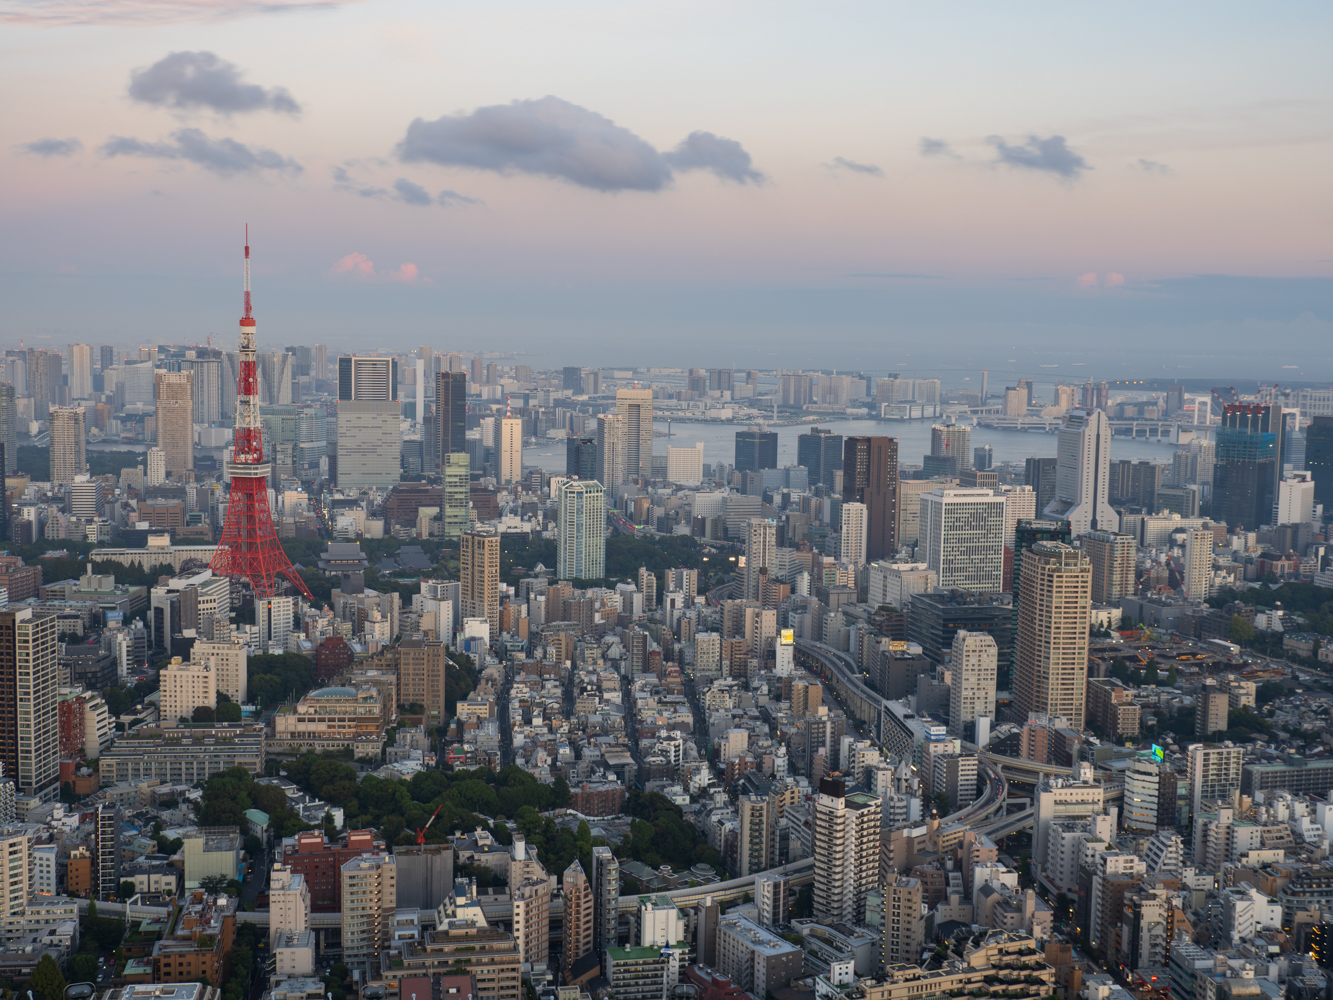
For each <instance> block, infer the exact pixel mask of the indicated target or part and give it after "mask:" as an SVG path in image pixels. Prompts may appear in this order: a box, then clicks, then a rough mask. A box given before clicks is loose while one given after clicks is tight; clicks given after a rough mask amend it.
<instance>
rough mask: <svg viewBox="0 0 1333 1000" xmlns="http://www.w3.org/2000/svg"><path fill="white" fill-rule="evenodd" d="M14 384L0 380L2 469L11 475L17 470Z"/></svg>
mask: <svg viewBox="0 0 1333 1000" xmlns="http://www.w3.org/2000/svg"><path fill="white" fill-rule="evenodd" d="M16 398H17V397H16V395H15V390H14V386H13V385H12V384H11V383H9V382H0V446H3V447H4V449H5V462H4V471H5V474H6V475H12V474H13V473H15V472H17V471H18V467H19V466H18V462H19V445H18V410H17V409H16V406H17V404H16V402H15V400H16Z"/></svg>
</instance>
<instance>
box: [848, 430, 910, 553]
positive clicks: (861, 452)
mask: <svg viewBox="0 0 1333 1000" xmlns="http://www.w3.org/2000/svg"><path fill="white" fill-rule="evenodd" d="M842 499H843V502H844V503H860V504H865V507H866V558H867V559H890V558H892V557H893V556H894V555H896V554H897V552H898V539H897V528H898V440H897V439H896V438H891V437H849V438H847V439H846V441H845V442H844V444H843V452H842Z"/></svg>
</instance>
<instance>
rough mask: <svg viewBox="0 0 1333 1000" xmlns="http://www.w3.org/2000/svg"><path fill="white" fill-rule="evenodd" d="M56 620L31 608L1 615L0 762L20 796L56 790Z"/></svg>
mask: <svg viewBox="0 0 1333 1000" xmlns="http://www.w3.org/2000/svg"><path fill="white" fill-rule="evenodd" d="M59 680H60V679H59V673H58V670H57V667H56V618H55V615H44V614H40V613H39V612H35V611H34V610H33V609H32V608H23V609H21V610H18V611H0V761H2V762H3V763H4V771H5V774H6V775H13V776H14V778H15V782H16V784H17V790H18V793H19V794H20V795H34V796H37V797H39V798H41V799H42V800H44V801H49V800H51V799H54V798H55V797H56V796H57V795H58V794H59V791H60V733H59V727H58V724H57V708H56V693H57V687H58V685H59Z"/></svg>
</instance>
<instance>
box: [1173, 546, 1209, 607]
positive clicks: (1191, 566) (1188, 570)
mask: <svg viewBox="0 0 1333 1000" xmlns="http://www.w3.org/2000/svg"><path fill="white" fill-rule="evenodd" d="M1214 541H1215V539H1214V538H1213V531H1212V529H1211V528H1186V529H1185V558H1184V560H1183V562H1182V563H1181V567H1180V568H1181V581H1180V582H1181V588H1182V589H1183V590H1184V591H1185V596H1186V597H1188V598H1189V599H1190V600H1191V601H1203V600H1207V599H1208V596H1209V595H1210V594H1212V592H1213V543H1214Z"/></svg>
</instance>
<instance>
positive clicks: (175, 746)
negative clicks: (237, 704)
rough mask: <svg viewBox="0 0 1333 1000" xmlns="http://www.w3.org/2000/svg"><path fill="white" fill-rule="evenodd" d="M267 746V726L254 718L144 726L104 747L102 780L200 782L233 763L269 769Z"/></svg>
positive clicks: (256, 771)
mask: <svg viewBox="0 0 1333 1000" xmlns="http://www.w3.org/2000/svg"><path fill="white" fill-rule="evenodd" d="M265 746H266V740H265V736H264V727H263V726H257V725H253V724H249V723H229V724H218V725H213V726H191V727H190V728H189V729H179V728H171V729H168V728H164V727H159V726H152V727H141V728H139V729H136V730H134V731H133V732H131V733H125V734H123V735H122V736H120V737H119V738H117V739H116V741H115V742H114V743H112V744H111V746H109V747H107V748H106V749H105V750H104V751H102V757H101V764H100V772H101V775H102V783H103V784H104V785H112V784H118V783H120V782H130V781H132V782H140V781H147V780H150V779H153V778H156V779H159V780H161V781H165V782H168V783H169V784H173V785H194V784H200V783H202V782H206V781H207V780H208V779H209V778H211V777H212V776H213V775H215V774H221V773H222V772H223V771H226V770H228V769H229V768H233V767H243V768H245V769H246V770H247V771H249V772H250V773H251V774H263V773H264V751H265Z"/></svg>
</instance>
